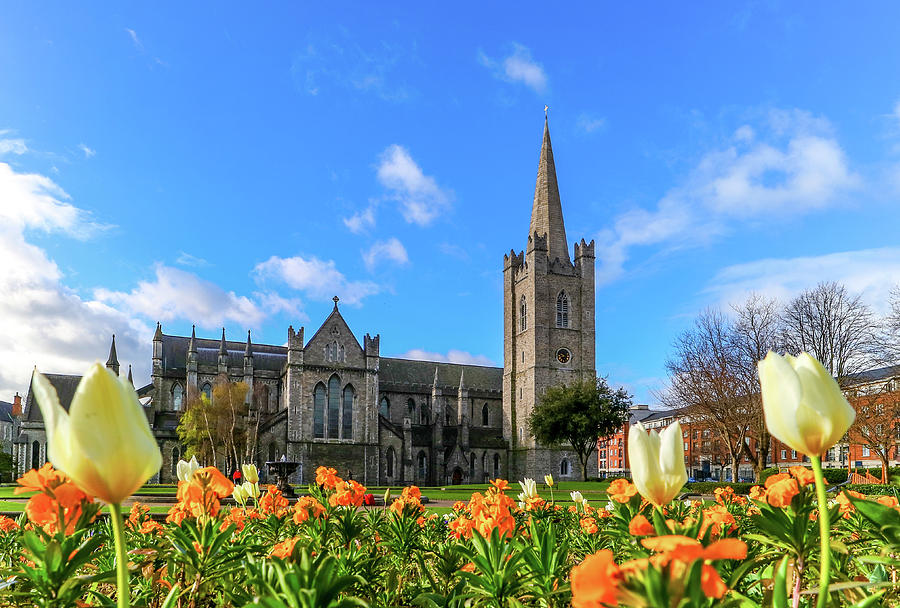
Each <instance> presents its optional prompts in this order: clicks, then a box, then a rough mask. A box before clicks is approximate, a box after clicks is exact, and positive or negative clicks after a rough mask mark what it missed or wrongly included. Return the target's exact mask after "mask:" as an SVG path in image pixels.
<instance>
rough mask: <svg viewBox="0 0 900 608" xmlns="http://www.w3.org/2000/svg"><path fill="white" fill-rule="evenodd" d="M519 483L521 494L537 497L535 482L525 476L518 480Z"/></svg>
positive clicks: (527, 496)
mask: <svg viewBox="0 0 900 608" xmlns="http://www.w3.org/2000/svg"><path fill="white" fill-rule="evenodd" d="M519 485H520V486H522V494H524V495H525V497H526V498H537V495H538V493H537V484H536V483H535V482H534V480H533V479H529V478H528V477H526V478H525V479H523V480H522V481H520V482H519Z"/></svg>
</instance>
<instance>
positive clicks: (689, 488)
mask: <svg viewBox="0 0 900 608" xmlns="http://www.w3.org/2000/svg"><path fill="white" fill-rule="evenodd" d="M755 485H757V484H755V483H745V482H736V483H730V482H725V481H694V482H692V483H686V484H684V491H685V492H687V493H689V494H712V493H713V492H715V491H716V488H725V487H730V488H731V489H733V490H734V491H735V493H737V494H748V493H749V492H750V488H752V487H753V486H755Z"/></svg>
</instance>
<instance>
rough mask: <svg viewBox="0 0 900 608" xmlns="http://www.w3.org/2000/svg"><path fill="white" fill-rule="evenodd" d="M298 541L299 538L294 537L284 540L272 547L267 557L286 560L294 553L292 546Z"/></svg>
mask: <svg viewBox="0 0 900 608" xmlns="http://www.w3.org/2000/svg"><path fill="white" fill-rule="evenodd" d="M298 540H300V537H299V536H295V537H294V538H289V539H287V540H284V541H282V542H280V543H278V544H277V545H275V546H274V547H272V552H271V553H269V557H277V558H279V559H287V558H289V557H290V556H291V553H293V552H294V545H296V544H297V541H298Z"/></svg>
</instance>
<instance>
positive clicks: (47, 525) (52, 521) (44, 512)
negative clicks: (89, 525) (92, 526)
mask: <svg viewBox="0 0 900 608" xmlns="http://www.w3.org/2000/svg"><path fill="white" fill-rule="evenodd" d="M18 484H19V487H17V488H16V489H15V490H13V492H14V493H15V494H21V493H23V492H37V493H36V494H34V495H32V496H31V498H29V499H28V503H27V504H26V505H25V515H26V516H27V517H28V519H29V520H30V521H31V522H32V523H33V524H34V525H36V526H40V527H41V528H43V529H44V531H45V532H47V534H55V533H56V532H58V531H59V530H60V529H62V530H63V531H64V532H65V534H72V533H73V532H74V531H75V525H76V524H77V523H78V520H79V519H81V516H82V514H83V513H84V510H85V507H86V506H87V505H89V504H92V503H93V502H94V499H93V498H92V497H91V496H88V495H87V494H86V493H85V492H83V491H82V490H81V489H80V488H79V487H77V486H76V485H75V484H74V483H73V482H72V480H71V479H69V478H68V477H67V476H66V475H65V474H64V473H63V472H61V471H57V470H55V469H54V468H53V467H52V466H51V465H50V463H47V464H45V465H44V466H42V467H41V468H40V470H34V469H32V470H30V471H28V472H27V473H25V474H24V475H23V476H22V477H21V478H20V479H19V480H18ZM60 515H61V516H62V520H60ZM94 516H96V511H94ZM91 521H93V518H91Z"/></svg>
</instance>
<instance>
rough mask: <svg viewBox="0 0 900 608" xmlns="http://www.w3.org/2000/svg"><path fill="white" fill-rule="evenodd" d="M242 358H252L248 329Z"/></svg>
mask: <svg viewBox="0 0 900 608" xmlns="http://www.w3.org/2000/svg"><path fill="white" fill-rule="evenodd" d="M244 356H245V357H252V356H253V349H252V348H251V347H250V330H249V329H248V330H247V348H245V349H244Z"/></svg>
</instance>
